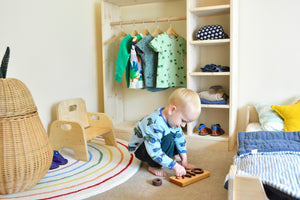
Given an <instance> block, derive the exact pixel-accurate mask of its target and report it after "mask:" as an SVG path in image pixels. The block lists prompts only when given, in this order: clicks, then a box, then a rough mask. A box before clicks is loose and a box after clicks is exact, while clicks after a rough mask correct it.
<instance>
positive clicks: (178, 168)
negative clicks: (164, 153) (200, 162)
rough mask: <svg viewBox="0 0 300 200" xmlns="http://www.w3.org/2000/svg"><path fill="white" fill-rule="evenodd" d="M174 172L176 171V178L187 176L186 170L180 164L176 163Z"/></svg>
mask: <svg viewBox="0 0 300 200" xmlns="http://www.w3.org/2000/svg"><path fill="white" fill-rule="evenodd" d="M173 170H174V171H175V174H176V176H178V177H180V176H184V175H185V174H186V171H185V168H184V167H183V166H181V165H180V164H178V163H176V165H175V166H174V168H173Z"/></svg>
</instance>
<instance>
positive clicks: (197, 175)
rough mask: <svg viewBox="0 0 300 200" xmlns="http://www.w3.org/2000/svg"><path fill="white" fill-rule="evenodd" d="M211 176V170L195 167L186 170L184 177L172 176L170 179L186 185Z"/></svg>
mask: <svg viewBox="0 0 300 200" xmlns="http://www.w3.org/2000/svg"><path fill="white" fill-rule="evenodd" d="M209 176H210V172H209V171H206V170H203V169H200V168H195V169H192V170H186V175H184V176H182V177H176V176H171V177H170V178H169V180H170V182H171V183H175V184H176V185H179V186H181V187H184V186H186V185H189V184H192V183H194V182H196V181H199V180H201V179H204V178H207V177H209Z"/></svg>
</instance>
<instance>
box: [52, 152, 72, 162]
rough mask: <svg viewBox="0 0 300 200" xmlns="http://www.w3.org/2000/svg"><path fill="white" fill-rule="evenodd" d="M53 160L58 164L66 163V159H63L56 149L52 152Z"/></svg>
mask: <svg viewBox="0 0 300 200" xmlns="http://www.w3.org/2000/svg"><path fill="white" fill-rule="evenodd" d="M53 162H56V163H57V164H58V165H65V164H67V163H68V160H67V159H65V158H64V157H63V156H62V155H60V153H59V152H58V151H54V152H53Z"/></svg>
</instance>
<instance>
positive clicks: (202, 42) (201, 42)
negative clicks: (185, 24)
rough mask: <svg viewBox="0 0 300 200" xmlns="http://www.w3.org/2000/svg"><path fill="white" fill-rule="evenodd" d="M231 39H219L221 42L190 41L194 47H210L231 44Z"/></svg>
mask: <svg viewBox="0 0 300 200" xmlns="http://www.w3.org/2000/svg"><path fill="white" fill-rule="evenodd" d="M229 43H230V39H219V40H193V41H190V44H192V45H199V46H209V45H224V44H229Z"/></svg>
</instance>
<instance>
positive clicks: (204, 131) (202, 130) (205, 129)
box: [198, 124, 211, 136]
mask: <svg viewBox="0 0 300 200" xmlns="http://www.w3.org/2000/svg"><path fill="white" fill-rule="evenodd" d="M198 131H199V135H201V136H205V135H208V134H211V129H210V128H208V127H206V126H205V124H200V125H199V128H198Z"/></svg>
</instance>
